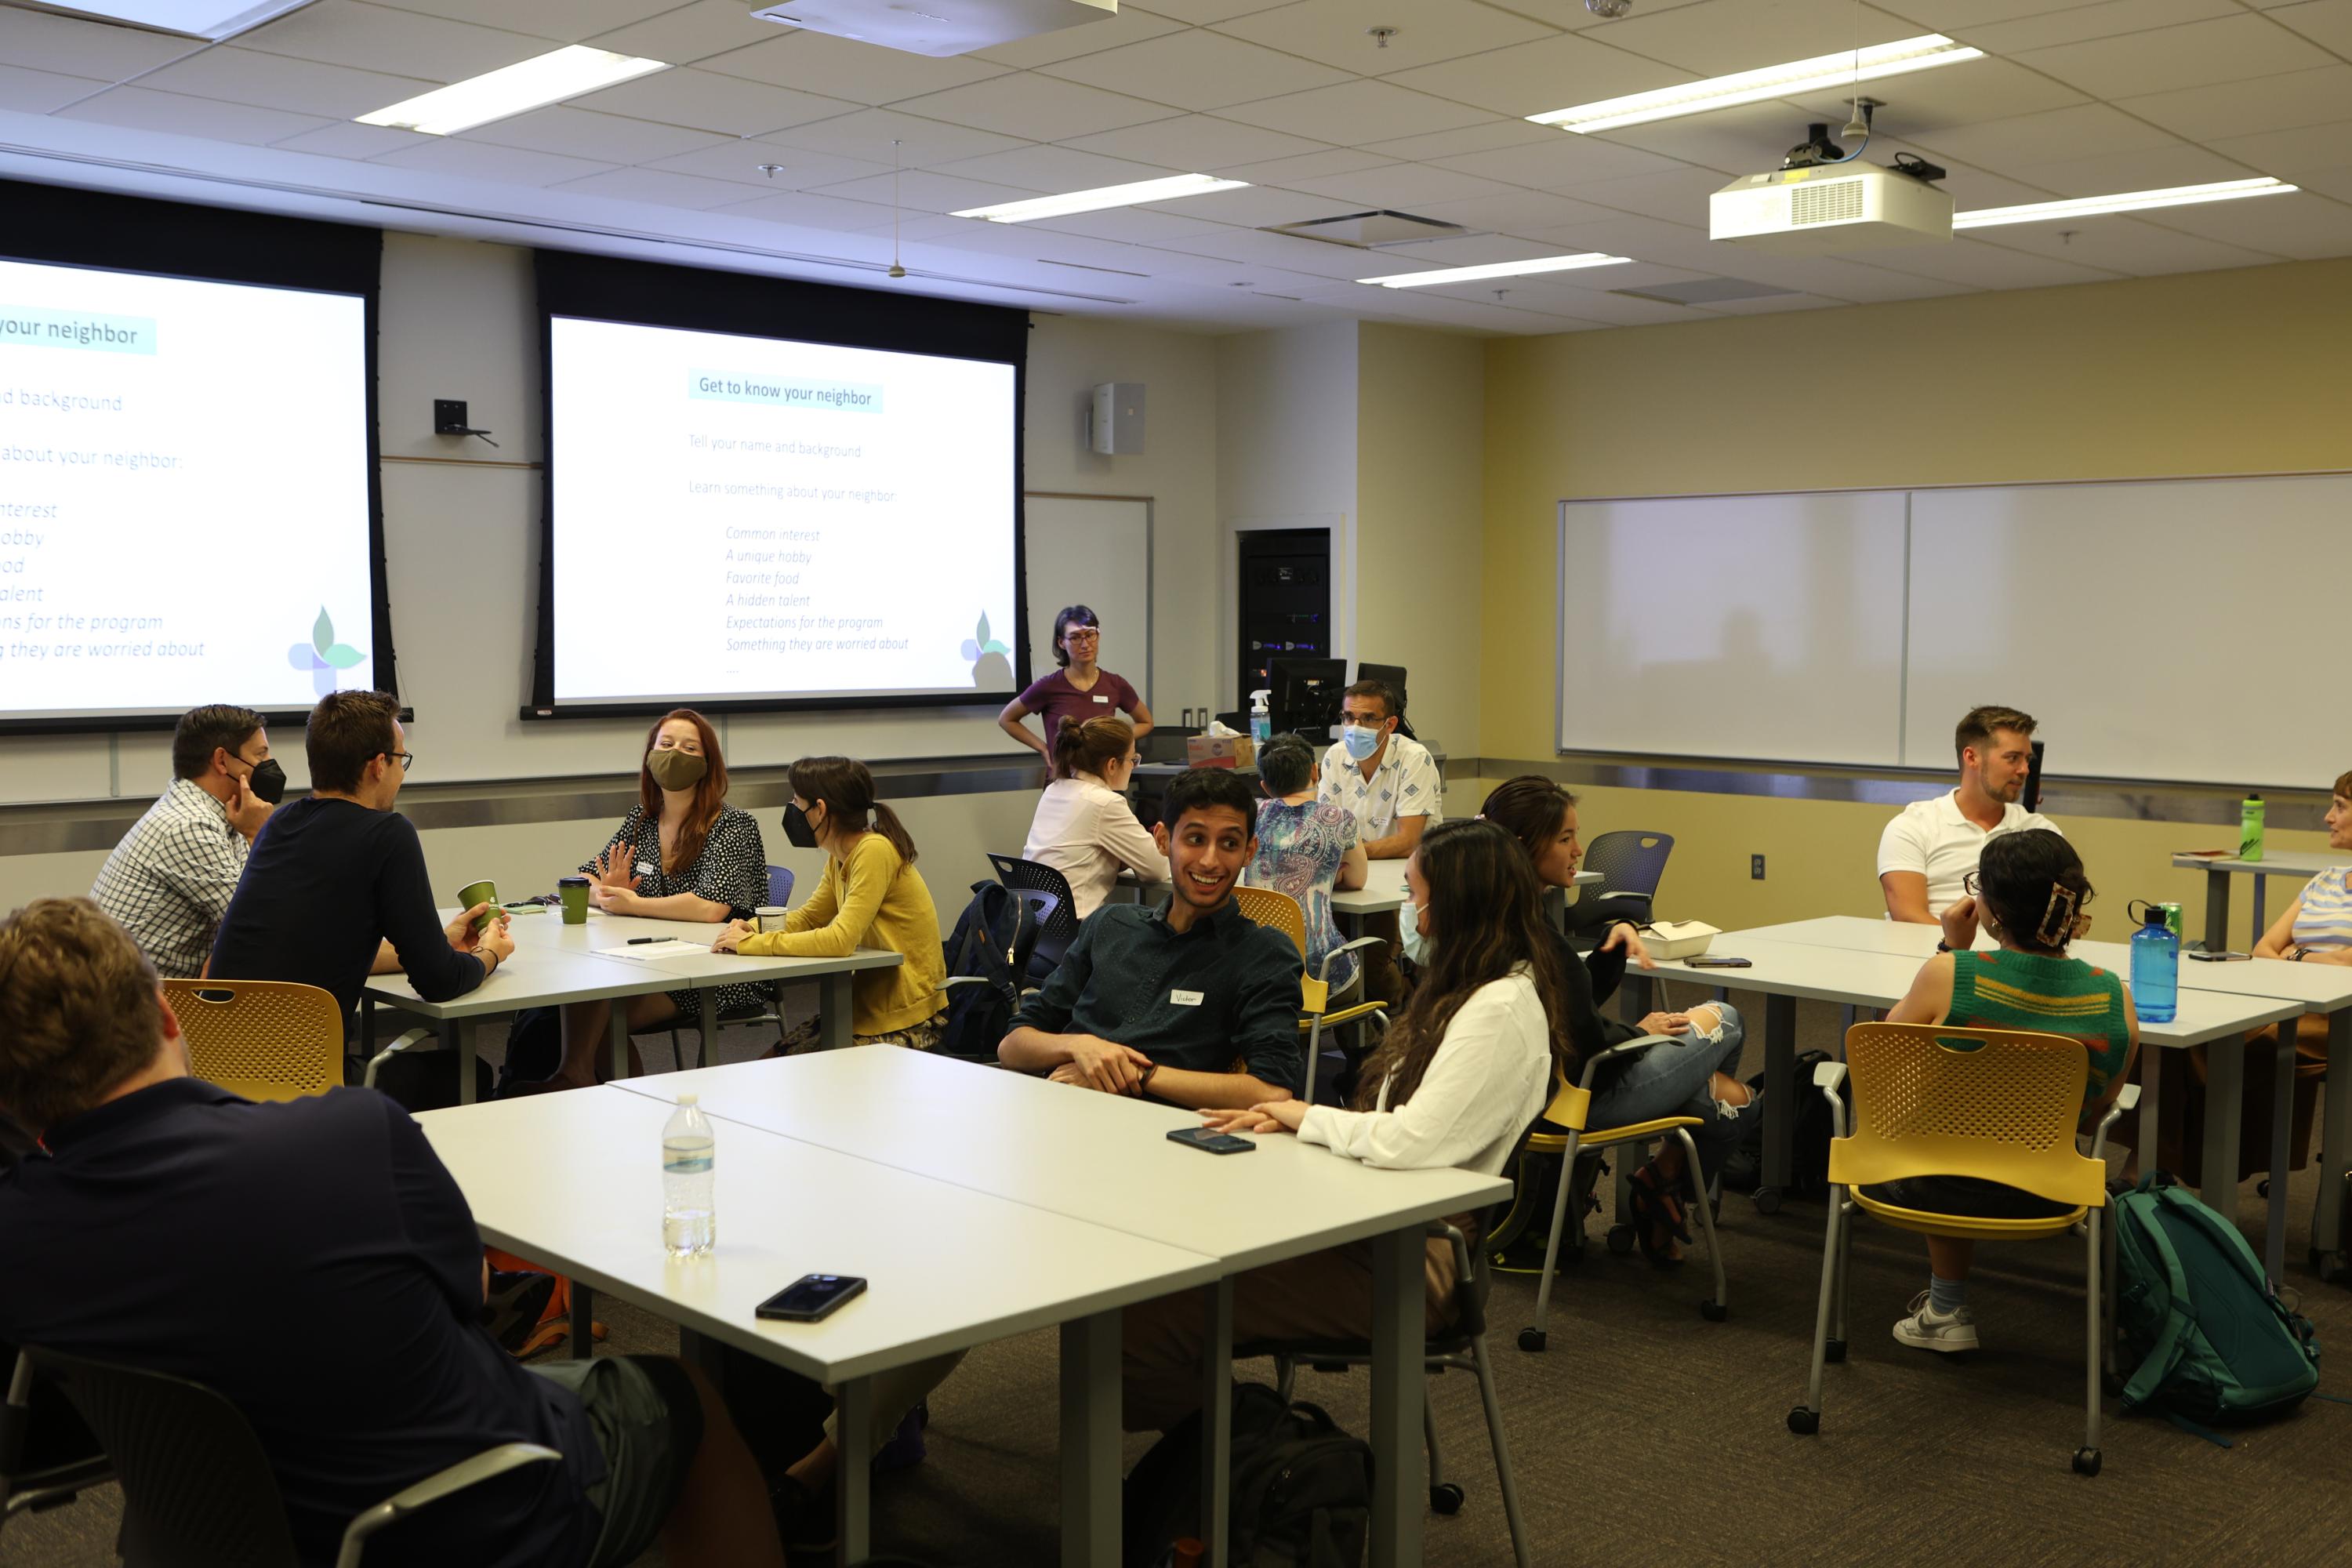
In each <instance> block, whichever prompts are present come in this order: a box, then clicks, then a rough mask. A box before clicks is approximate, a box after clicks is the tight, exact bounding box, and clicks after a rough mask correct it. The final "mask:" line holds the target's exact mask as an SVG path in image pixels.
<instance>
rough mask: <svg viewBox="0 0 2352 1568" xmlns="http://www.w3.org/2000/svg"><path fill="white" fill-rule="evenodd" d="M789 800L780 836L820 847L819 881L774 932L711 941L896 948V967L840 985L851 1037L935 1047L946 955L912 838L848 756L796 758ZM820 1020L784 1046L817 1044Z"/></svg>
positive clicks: (759, 949) (837, 953) (830, 952)
mask: <svg viewBox="0 0 2352 1568" xmlns="http://www.w3.org/2000/svg"><path fill="white" fill-rule="evenodd" d="M789 776H790V778H791V781H792V791H793V799H792V804H791V805H788V806H786V807H785V808H784V837H787V838H789V839H791V840H792V842H793V847H795V848H799V849H823V850H824V879H823V880H822V881H820V882H819V883H818V884H817V887H816V891H815V892H814V893H812V894H810V895H809V897H808V900H807V901H806V902H804V903H803V904H802V905H801V907H800V908H799V909H796V910H793V911H792V913H790V914H789V915H787V916H785V917H784V929H783V930H782V931H754V930H753V929H752V928H751V922H750V921H740V920H739V921H735V922H734V923H733V924H732V925H730V926H729V927H728V928H727V930H726V931H722V932H721V933H719V940H718V942H715V943H713V944H712V946H713V948H714V950H715V951H717V952H748V953H751V954H754V955H760V954H767V953H785V954H789V955H791V956H793V957H799V958H839V957H842V956H844V955H845V954H847V953H850V952H856V950H857V949H859V948H861V947H878V948H885V949H887V950H888V951H890V952H895V953H898V954H899V956H900V957H901V959H902V960H903V962H902V963H899V965H898V967H897V968H896V969H867V970H861V971H860V972H858V973H856V974H854V975H852V976H851V977H850V981H849V1030H850V1037H851V1038H852V1039H853V1040H855V1041H856V1043H857V1044H858V1045H861V1046H870V1045H887V1046H910V1047H914V1048H915V1049H916V1050H929V1048H930V1047H933V1046H935V1045H937V1044H939V1040H940V1028H941V1026H943V1025H944V1023H945V1021H946V1020H945V1014H946V1012H947V1005H948V998H947V990H946V985H947V956H946V952H945V950H944V949H943V948H942V946H941V945H940V912H939V910H938V908H937V907H936V906H935V905H933V904H932V902H931V889H929V886H928V885H926V884H925V883H924V881H923V874H922V873H921V872H919V871H918V870H916V869H915V841H914V839H913V838H911V837H908V833H907V828H906V825H905V824H904V823H902V822H900V821H899V820H898V813H897V812H895V811H892V810H891V809H890V808H889V807H888V806H887V805H883V804H882V802H880V801H879V800H877V799H876V798H875V795H874V775H873V774H872V773H868V772H866V764H865V763H861V762H859V761H858V760H857V759H856V758H855V757H803V758H802V759H801V760H800V761H798V762H796V763H793V765H792V771H791V773H790V775H789ZM822 1021H823V1020H821V1019H816V1018H811V1019H810V1020H808V1021H807V1022H806V1023H804V1024H803V1025H801V1026H800V1027H799V1028H798V1029H796V1030H794V1031H793V1033H792V1034H789V1035H786V1036H785V1037H784V1039H783V1049H785V1050H788V1051H790V1050H797V1049H800V1048H802V1047H805V1046H811V1045H814V1044H815V1043H816V1038H817V1030H818V1026H819V1025H820V1024H821V1023H822Z"/></svg>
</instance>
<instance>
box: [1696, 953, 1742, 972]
mask: <svg viewBox="0 0 2352 1568" xmlns="http://www.w3.org/2000/svg"><path fill="white" fill-rule="evenodd" d="M1683 962H1684V963H1686V964H1688V965H1689V966H1690V967H1691V968H1693V969H1753V968H1755V967H1756V965H1755V964H1754V963H1751V962H1750V961H1748V959H1745V958H1709V957H1708V956H1707V955H1706V954H1705V953H1701V954H1699V955H1698V956H1697V957H1696V958H1685V959H1684V960H1683Z"/></svg>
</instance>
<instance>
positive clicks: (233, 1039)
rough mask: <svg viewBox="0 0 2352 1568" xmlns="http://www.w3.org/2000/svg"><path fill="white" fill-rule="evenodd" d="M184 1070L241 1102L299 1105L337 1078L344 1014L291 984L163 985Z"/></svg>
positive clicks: (311, 989) (323, 995)
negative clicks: (184, 1052)
mask: <svg viewBox="0 0 2352 1568" xmlns="http://www.w3.org/2000/svg"><path fill="white" fill-rule="evenodd" d="M163 995H164V997H165V998H166V999H167V1000H168V1001H169V1002H170V1003H171V1004H172V1011H173V1014H174V1015H175V1016H177V1017H178V1018H179V1020H180V1032H181V1033H182V1034H183V1035H184V1036H186V1037H187V1041H188V1066H189V1068H190V1069H191V1070H192V1071H194V1073H195V1075H196V1076H197V1077H198V1078H200V1079H205V1080H206V1081H207V1082H210V1083H216V1084H218V1085H220V1086H221V1087H222V1088H223V1089H228V1090H230V1091H232V1092H233V1093H236V1094H241V1095H243V1096H245V1098H246V1099H247V1100H299V1099H301V1098H302V1097H303V1096H304V1095H306V1094H324V1093H326V1092H327V1090H329V1089H339V1088H341V1086H342V1081H343V1014H342V1009H341V1008H340V1007H338V1006H336V1005H335V998H334V996H333V995H332V994H331V993H329V992H326V991H321V990H320V988H319V987H317V986H316V985H299V984H295V983H294V982H292V981H289V980H166V981H165V982H163Z"/></svg>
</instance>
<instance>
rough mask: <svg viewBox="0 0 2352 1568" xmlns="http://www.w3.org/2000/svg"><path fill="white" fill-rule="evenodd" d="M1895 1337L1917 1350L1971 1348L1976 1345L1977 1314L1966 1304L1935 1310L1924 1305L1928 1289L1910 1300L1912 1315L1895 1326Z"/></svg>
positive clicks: (1966, 1349)
mask: <svg viewBox="0 0 2352 1568" xmlns="http://www.w3.org/2000/svg"><path fill="white" fill-rule="evenodd" d="M1895 1338H1896V1339H1897V1340H1898V1341H1900V1342H1903V1343H1904V1344H1906V1345H1909V1346H1910V1347H1911V1348H1912V1349H1913V1350H1917V1351H1942V1352H1945V1353H1947V1354H1949V1353H1951V1352H1955V1351H1972V1350H1974V1349H1976V1348H1977V1320H1976V1315H1975V1314H1974V1313H1972V1312H1970V1311H1969V1310H1968V1309H1967V1308H1966V1307H1959V1308H1955V1309H1954V1310H1951V1311H1949V1312H1938V1311H1937V1310H1935V1309H1934V1308H1932V1307H1930V1306H1929V1305H1927V1291H1925V1290H1922V1291H1920V1292H1919V1293H1918V1294H1917V1295H1916V1296H1914V1297H1913V1298H1912V1299H1911V1315H1910V1316H1909V1317H1907V1318H1904V1319H1902V1320H1900V1321H1897V1322H1896V1323H1895Z"/></svg>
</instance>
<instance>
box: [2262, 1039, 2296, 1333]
mask: <svg viewBox="0 0 2352 1568" xmlns="http://www.w3.org/2000/svg"><path fill="white" fill-rule="evenodd" d="M2295 1022H2296V1021H2295V1020H2294V1019H2293V1018H2289V1019H2288V1020H2287V1021H2286V1022H2284V1024H2281V1025H2279V1026H2278V1028H2277V1030H2276V1033H2277V1035H2278V1041H2279V1044H2278V1050H2277V1053H2276V1054H2275V1055H2274V1056H2273V1057H2272V1058H2271V1205H2270V1211H2269V1213H2268V1214H2267V1215H2265V1216H2264V1218H2263V1273H2264V1274H2267V1275H2269V1276H2270V1281H2271V1285H2272V1287H2273V1289H2276V1288H2277V1287H2278V1286H2280V1285H2282V1284H2284V1283H2285V1281H2286V1168H2287V1165H2288V1164H2289V1163H2291V1162H2292V1160H2293V1158H2294V1156H2293V1154H2292V1152H2290V1151H2289V1149H2288V1148H2287V1143H2288V1136H2287V1134H2288V1131H2289V1125H2288V1124H2289V1123H2291V1122H2292V1121H2294V1026H2295Z"/></svg>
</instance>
